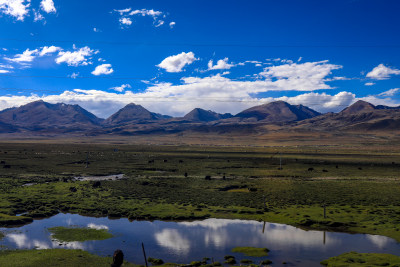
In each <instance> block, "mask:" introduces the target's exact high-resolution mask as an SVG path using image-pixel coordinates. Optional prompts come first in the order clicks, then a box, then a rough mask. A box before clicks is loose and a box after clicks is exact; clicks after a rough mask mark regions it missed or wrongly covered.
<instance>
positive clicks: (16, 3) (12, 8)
mask: <svg viewBox="0 0 400 267" xmlns="http://www.w3.org/2000/svg"><path fill="white" fill-rule="evenodd" d="M30 2H31V1H30V0H0V12H1V13H4V14H6V15H10V16H12V17H15V18H16V19H17V20H20V21H23V20H24V18H25V16H27V15H28V12H29V7H30V5H31V4H30Z"/></svg>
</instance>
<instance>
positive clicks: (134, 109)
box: [103, 103, 170, 125]
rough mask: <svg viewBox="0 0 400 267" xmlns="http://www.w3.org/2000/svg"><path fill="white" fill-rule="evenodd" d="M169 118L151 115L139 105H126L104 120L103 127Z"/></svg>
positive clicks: (155, 114)
mask: <svg viewBox="0 0 400 267" xmlns="http://www.w3.org/2000/svg"><path fill="white" fill-rule="evenodd" d="M167 118H170V117H169V116H165V115H161V114H158V113H153V112H150V111H148V110H147V109H145V108H144V107H142V106H141V105H136V104H133V103H131V104H128V105H126V106H125V107H123V108H122V109H120V110H118V111H117V112H116V113H114V114H113V115H111V116H110V117H109V118H108V119H106V120H105V121H104V122H103V124H104V125H119V124H126V123H134V122H136V123H137V122H146V121H152V120H161V119H167Z"/></svg>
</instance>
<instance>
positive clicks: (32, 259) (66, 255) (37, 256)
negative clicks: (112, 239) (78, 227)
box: [0, 249, 138, 267]
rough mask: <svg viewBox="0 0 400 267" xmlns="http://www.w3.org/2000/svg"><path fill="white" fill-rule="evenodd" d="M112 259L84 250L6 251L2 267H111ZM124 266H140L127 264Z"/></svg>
mask: <svg viewBox="0 0 400 267" xmlns="http://www.w3.org/2000/svg"><path fill="white" fill-rule="evenodd" d="M111 263H112V258H111V257H100V256H96V255H93V254H90V253H88V252H86V251H83V250H72V249H45V250H5V251H0V266H3V267H26V266H29V267H42V266H53V267H58V266H60V267H61V266H63V267H64V266H99V267H101V266H104V267H109V266H110V265H111ZM123 266H132V267H134V266H138V265H134V264H131V263H128V262H125V263H124V265H123Z"/></svg>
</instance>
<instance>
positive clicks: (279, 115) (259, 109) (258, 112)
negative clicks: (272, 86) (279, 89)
mask: <svg viewBox="0 0 400 267" xmlns="http://www.w3.org/2000/svg"><path fill="white" fill-rule="evenodd" d="M318 115H320V113H319V112H317V111H315V110H312V109H310V108H308V107H306V106H303V105H297V106H294V105H290V104H288V103H286V102H284V101H276V102H271V103H268V104H264V105H260V106H255V107H252V108H249V109H246V110H244V111H242V112H240V113H238V114H237V115H235V116H234V117H238V118H241V119H250V118H252V119H255V120H257V121H262V122H270V123H274V122H291V121H300V120H304V119H309V118H313V117H315V116H318Z"/></svg>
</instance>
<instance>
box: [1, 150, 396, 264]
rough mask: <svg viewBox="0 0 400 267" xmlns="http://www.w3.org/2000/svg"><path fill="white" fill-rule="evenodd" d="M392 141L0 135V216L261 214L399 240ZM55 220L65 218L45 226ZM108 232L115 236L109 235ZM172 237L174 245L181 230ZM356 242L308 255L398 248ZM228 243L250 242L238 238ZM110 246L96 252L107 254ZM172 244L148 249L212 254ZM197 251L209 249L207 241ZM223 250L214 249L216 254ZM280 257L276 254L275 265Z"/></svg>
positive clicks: (181, 218) (6, 222)
mask: <svg viewBox="0 0 400 267" xmlns="http://www.w3.org/2000/svg"><path fill="white" fill-rule="evenodd" d="M398 151H399V150H398V147H396V146H394V145H387V146H365V145H360V146H358V147H357V146H350V145H348V146H340V147H338V146H306V145H304V146H285V147H283V146H270V147H239V146H232V147H216V146H189V145H182V146H170V145H164V146H162V145H122V144H90V145H89V144H49V143H2V144H1V148H0V168H1V174H0V181H1V183H0V225H1V226H2V227H16V226H19V225H24V224H28V225H27V227H28V226H30V225H35V224H36V223H37V222H38V221H37V219H42V218H50V219H51V218H55V217H57V216H63V213H68V214H69V216H78V215H81V216H89V217H91V218H93V219H97V218H98V219H101V218H99V217H108V218H110V219H117V220H116V221H121V220H125V221H126V222H127V223H128V222H129V221H133V222H129V223H130V224H131V225H132V223H135V222H136V221H141V220H147V221H148V224H155V225H157V224H161V223H169V221H177V222H178V224H179V222H181V223H183V222H186V223H188V221H204V220H205V219H206V220H210V219H228V220H236V219H240V220H249V222H254V223H257V225H261V228H262V224H263V223H262V222H269V223H272V224H271V225H282V224H285V227H292V226H294V227H296V228H295V229H298V230H301V231H303V230H308V232H310V233H312V232H313V231H316V230H318V231H322V232H319V234H318V236H319V238H318V240H322V239H323V233H324V232H325V237H326V238H327V240H329V238H331V235H332V234H339V235H340V234H341V233H342V234H346V233H350V234H354V233H359V234H370V235H371V236H372V237H374V238H375V239H379V238H389V239H388V240H391V241H390V242H389V243H391V242H394V244H397V242H398V241H400V233H399V229H400V226H399V225H400V224H399V222H400V208H399V204H400V194H399V193H400V180H399V176H398V173H400V172H399V170H400V153H399V152H398ZM122 174H123V175H122ZM76 177H80V179H76ZM87 177H89V178H90V179H86V178H87ZM27 184H28V185H29V186H24V185H27ZM57 214H58V215H57ZM54 215H56V216H54ZM52 216H53V217H52ZM96 217H97V218H96ZM103 219H107V218H103ZM45 220H47V219H45ZM45 220H41V221H42V222H43V221H45ZM107 220H108V219H107ZM152 221H154V222H152ZM161 221H164V222H161ZM32 222H33V223H32ZM111 222H112V220H111ZM29 223H30V224H29ZM170 223H175V222H170ZM289 225H290V226H289ZM60 226H67V225H65V224H59V225H53V226H52V227H60ZM257 227H258V228H259V227H260V226H257ZM275 227H276V226H275ZM258 228H257V229H258ZM278 228H279V227H278ZM7 229H8V228H7ZM10 229H13V228H10ZM14 229H15V228H14ZM172 229H174V228H172ZM191 229H193V228H191ZM7 231H8V230H7ZM7 231H3V230H2V231H1V232H2V233H3V234H4V233H6V237H4V238H3V239H2V241H1V242H6V241H7V240H8V237H7V233H8V232H7ZM269 231H270V229H269ZM257 232H260V231H259V229H258V230H257ZM308 232H307V233H308ZM333 232H338V233H333ZM267 233H268V231H267ZM112 234H113V233H112ZM122 236H123V235H122ZM321 236H322V237H321ZM350 236H355V235H350ZM377 236H379V238H377ZM390 238H392V239H390ZM115 239H118V237H113V238H110V239H107V240H115ZM139 239H141V238H139ZM237 239H238V240H242V239H243V238H242V237H240V238H239V237H238V238H237ZM364 239H366V238H365V237H364ZM4 240H6V241H4ZM107 240H103V241H88V242H108V241H107ZM305 240H306V238H305ZM380 240H381V239H380ZM382 240H383V239H382ZM385 240H386V239H385ZM135 241H136V238H135ZM125 242H127V241H126V240H125ZM175 243H176V244H177V245H179V239H177V240H176V241H175ZM350 243H351V242H350ZM364 243H365V242H364V241H361V240H359V241H357V242H356V243H351V244H353V246H352V247H346V249H345V250H343V251H336V250H334V249H332V251H335V252H337V253H332V254H329V253H328V254H329V255H328V254H323V253H320V252H318V254H321V255H324V256H326V257H321V258H320V259H318V260H317V259H313V262H315V263H316V264H319V261H321V260H324V259H326V258H327V257H328V256H329V257H333V256H337V255H338V254H340V253H345V252H350V251H353V250H354V251H357V252H369V253H374V252H376V253H384V252H385V253H386V252H387V253H390V254H395V255H396V254H398V253H397V252H396V251H398V248H396V249H395V250H393V251H392V250H389V251H385V249H386V247H387V245H386V244H388V243H385V242H383V243H384V244H385V245H384V246H383V247H384V248H385V249H383V250H382V249H379V248H378V247H376V246H375V247H374V249H371V250H369V249H368V250H363V249H361V248H362V247H363V244H364ZM65 244H67V243H65ZM150 244H151V242H150ZM318 244H321V242H319V243H318ZM235 246H236V247H246V246H251V247H254V246H255V245H254V244H246V242H242V243H240V242H239V243H237V244H236V245H235ZM34 247H35V246H32V247H30V248H32V249H33V248H34ZM58 247H63V245H61V246H58ZM116 247H119V246H117V245H116ZM150 247H151V246H150ZM257 247H260V248H263V247H266V248H268V249H270V250H271V252H270V253H269V255H270V257H269V256H268V257H267V258H268V260H269V259H272V261H273V262H274V260H273V257H277V256H276V255H277V254H274V253H273V252H274V251H277V250H278V246H277V245H276V244H269V243H267V244H264V243H260V244H258V246H257ZM318 247H324V246H321V245H319V246H318ZM26 248H28V247H26ZM232 248H233V247H230V248H229V250H231V249H232ZM325 248H326V246H325ZM358 248H360V250H358ZM18 249H22V247H21V248H18ZM113 249H114V248H113ZM113 249H112V250H113ZM112 250H111V251H107V252H104V253H103V254H102V253H96V254H99V255H103V256H107V255H110V254H112ZM329 250H330V249H328V251H329ZM170 251H171V254H170V256H167V255H164V254H163V255H158V254H155V255H151V256H152V257H154V258H162V259H163V260H164V261H170V262H181V263H184V262H186V263H188V262H190V261H192V260H201V257H214V255H213V254H212V253H203V255H202V256H201V257H200V258H199V257H197V256H196V257H197V258H196V257H189V258H180V257H181V256H179V255H178V254H174V253H172V251H173V250H172V249H170ZM204 252H207V249H206V248H205V247H204ZM223 253H227V254H232V253H233V252H229V253H228V251H224V252H223ZM275 253H276V252H275ZM133 254H135V256H136V253H135V252H133ZM292 254H293V253H290V254H285V255H292ZM196 255H197V254H196ZM274 255H275V256H274ZM293 255H297V254H293ZM221 256H223V255H220V254H218V256H215V258H216V259H217V258H218V257H219V258H221ZM174 259H175V260H174ZM238 259H239V258H238ZM243 259H246V258H243ZM186 260H187V261H186ZM219 261H221V260H220V259H219ZM283 261H285V259H281V258H279V259H278V260H275V262H276V263H275V264H273V265H276V264H277V263H278V262H283ZM132 262H134V263H137V261H135V260H133V261H132ZM254 263H256V262H254ZM299 264H300V263H297V265H299Z"/></svg>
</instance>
